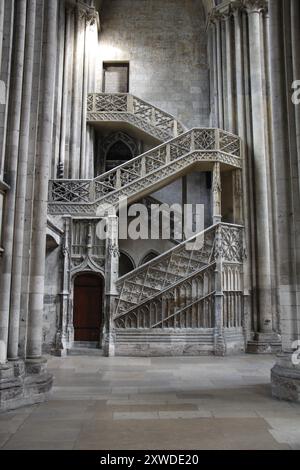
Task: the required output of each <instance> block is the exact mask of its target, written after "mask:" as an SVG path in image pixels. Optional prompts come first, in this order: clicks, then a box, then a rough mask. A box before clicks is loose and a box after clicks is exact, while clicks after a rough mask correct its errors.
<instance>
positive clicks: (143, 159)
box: [141, 157, 146, 177]
mask: <svg viewBox="0 0 300 470" xmlns="http://www.w3.org/2000/svg"><path fill="white" fill-rule="evenodd" d="M141 176H142V177H143V176H146V157H142V159H141Z"/></svg>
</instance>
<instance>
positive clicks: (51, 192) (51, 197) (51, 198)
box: [48, 180, 53, 202]
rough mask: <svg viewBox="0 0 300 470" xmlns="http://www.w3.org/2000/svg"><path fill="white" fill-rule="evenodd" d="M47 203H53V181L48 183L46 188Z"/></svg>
mask: <svg viewBox="0 0 300 470" xmlns="http://www.w3.org/2000/svg"><path fill="white" fill-rule="evenodd" d="M48 201H49V202H53V181H51V180H50V181H49V186H48Z"/></svg>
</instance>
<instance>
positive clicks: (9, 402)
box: [0, 358, 53, 412]
mask: <svg viewBox="0 0 300 470" xmlns="http://www.w3.org/2000/svg"><path fill="white" fill-rule="evenodd" d="M52 382H53V376H52V375H51V374H49V372H48V371H47V361H46V359H44V358H40V359H33V360H29V361H26V362H24V361H23V360H16V361H13V362H8V363H7V364H2V365H0V412H2V411H7V410H11V409H15V408H19V407H21V406H27V405H31V404H34V403H40V402H42V401H44V400H46V399H47V396H48V392H49V390H50V389H51V387H52Z"/></svg>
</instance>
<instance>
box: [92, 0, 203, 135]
mask: <svg viewBox="0 0 300 470" xmlns="http://www.w3.org/2000/svg"><path fill="white" fill-rule="evenodd" d="M103 61H104V62H105V61H129V62H130V78H129V90H130V92H131V93H133V94H135V95H137V96H138V97H140V98H142V99H145V100H146V101H149V102H150V103H152V104H154V105H156V106H158V107H160V108H162V109H164V110H165V111H167V112H169V113H171V114H173V115H174V116H175V117H177V118H178V119H179V120H181V121H182V123H183V124H184V125H186V126H187V127H195V126H199V125H202V126H206V125H208V122H209V79H208V65H207V44H206V33H205V18H204V10H203V7H202V2H201V1H200V0H185V1H182V0H168V1H167V2H166V1H165V0H104V1H103V2H102V8H101V39H100V59H99V64H98V89H99V91H101V90H102V63H103Z"/></svg>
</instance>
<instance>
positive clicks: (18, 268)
mask: <svg viewBox="0 0 300 470" xmlns="http://www.w3.org/2000/svg"><path fill="white" fill-rule="evenodd" d="M27 8H28V11H27V24H26V42H25V58H24V79H23V97H22V112H21V126H20V142H19V159H18V178H17V195H16V204H15V230H14V240H13V242H14V252H13V264H12V279H11V298H10V318H9V339H8V358H9V359H17V358H18V342H19V322H20V305H21V283H22V264H23V239H24V221H25V200H26V187H27V162H28V150H29V133H30V115H31V96H32V93H31V92H32V75H33V61H34V43H35V17H36V0H28V3H27Z"/></svg>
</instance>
